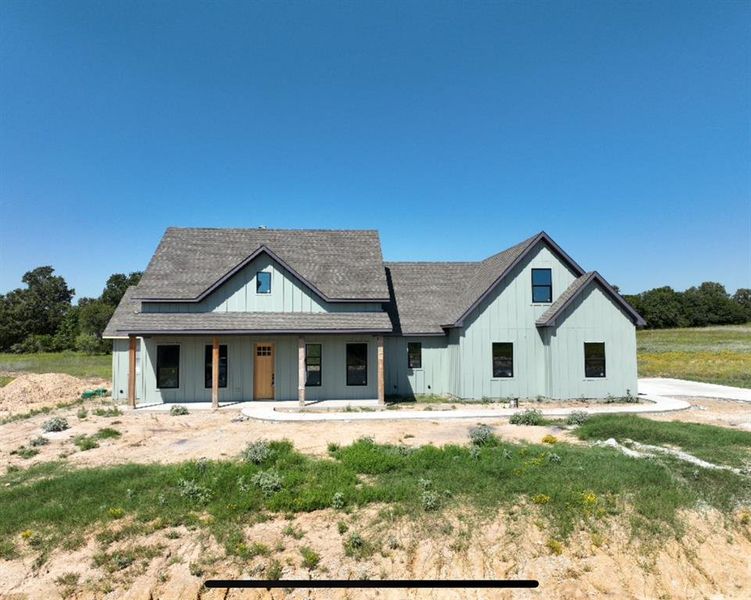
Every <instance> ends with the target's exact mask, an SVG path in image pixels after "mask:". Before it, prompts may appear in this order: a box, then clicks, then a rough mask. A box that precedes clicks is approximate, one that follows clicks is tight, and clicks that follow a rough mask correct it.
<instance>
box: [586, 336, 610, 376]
mask: <svg viewBox="0 0 751 600" xmlns="http://www.w3.org/2000/svg"><path fill="white" fill-rule="evenodd" d="M584 376H585V377H605V342H584Z"/></svg>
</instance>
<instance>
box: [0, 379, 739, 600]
mask: <svg viewBox="0 0 751 600" xmlns="http://www.w3.org/2000/svg"><path fill="white" fill-rule="evenodd" d="M24 377H31V379H32V380H33V381H27V382H23V381H22V382H19V381H18V380H16V381H14V382H11V384H9V385H8V386H6V388H3V389H0V414H3V413H2V410H6V411H7V412H6V413H4V414H8V413H11V412H18V411H19V410H20V407H19V399H18V398H17V392H18V395H20V394H22V395H23V396H25V397H26V398H27V400H29V401H30V402H34V404H33V406H34V407H36V408H38V407H39V406H41V405H42V404H43V403H45V402H46V403H47V404H51V405H55V404H57V403H61V402H62V403H68V402H71V401H73V400H75V399H76V397H78V395H79V394H80V391H81V390H82V389H90V388H92V387H98V386H99V385H101V384H102V383H103V382H101V381H96V380H88V381H82V380H75V378H70V379H68V378H67V376H53V377H45V380H44V381H42V382H41V383H40V380H39V379H36V378H37V377H39V376H25V375H24V376H21V377H19V379H23V378H24ZM54 377H58V378H60V379H59V380H55V379H54ZM71 379H73V380H75V381H71ZM61 382H62V384H61ZM32 383H33V384H34V385H37V386H41V387H38V388H37V392H36V393H38V394H40V395H43V396H44V400H43V401H40V402H38V401H35V400H34V399H33V398H31V397H29V395H33V394H34V393H35V392H34V388H33V387H31V385H32ZM59 384H60V385H59ZM10 386H14V387H10ZM9 387H10V390H9V389H8V388H9ZM14 388H15V389H14ZM50 389H52V390H53V391H50ZM24 390H25V391H24ZM9 392H10V393H9ZM3 402H6V404H3ZM691 403H692V408H691V409H689V410H687V411H682V412H679V413H671V414H667V415H653V416H652V417H651V418H655V419H666V420H676V419H679V420H686V421H695V422H703V423H711V424H714V425H721V426H727V427H746V426H748V425H749V423H750V422H751V421H750V420H751V406H749V405H748V404H745V405H744V404H742V403H735V402H729V401H715V400H706V399H692V400H691ZM102 405H103V403H102V401H101V400H92V401H87V402H86V403H84V404H78V405H74V406H71V407H69V408H63V409H56V410H54V411H53V412H52V413H50V414H49V415H37V416H34V417H31V418H27V419H23V420H18V421H14V422H10V423H6V424H4V425H0V465H1V466H2V467H1V470H2V471H3V472H4V471H5V470H6V469H7V467H8V465H11V464H14V465H17V466H20V467H21V468H25V467H27V466H29V465H30V464H34V463H36V462H43V461H50V460H58V459H60V458H61V457H62V458H64V459H65V460H67V461H68V462H69V463H71V464H72V465H75V466H95V465H105V464H114V463H118V462H156V461H160V462H175V461H183V460H187V459H192V458H200V457H207V458H212V459H217V458H229V457H234V456H236V455H237V454H238V453H239V452H240V450H242V449H243V448H244V446H245V444H246V443H247V442H249V441H253V440H257V439H260V438H266V439H283V438H287V439H290V440H292V441H293V443H294V445H295V447H296V448H297V449H299V450H300V451H302V452H306V453H311V454H323V453H325V452H326V446H327V444H328V443H329V442H337V443H339V444H347V443H350V442H352V441H354V440H355V439H357V438H359V437H361V436H364V435H367V436H371V437H373V438H374V439H375V440H376V441H377V442H380V443H385V442H394V443H396V442H398V443H403V444H407V445H415V446H417V445H423V444H427V443H432V444H436V445H442V444H446V443H460V444H464V443H466V442H467V430H468V428H469V427H470V426H471V425H472V423H471V422H467V421H456V422H451V421H442V422H440V423H439V422H437V421H436V422H430V421H420V422H416V421H401V422H400V421H395V422H392V423H388V422H383V421H374V422H363V421H354V422H350V423H347V424H346V425H344V426H343V424H342V423H330V424H329V423H322V422H316V423H267V422H257V421H247V420H243V421H241V420H236V419H237V417H238V416H239V411H238V410H236V409H223V410H221V411H219V412H216V413H212V412H198V411H194V412H192V413H191V414H189V415H185V416H179V417H177V416H175V417H173V416H170V415H169V414H168V413H155V412H145V411H135V412H131V411H126V412H124V413H123V414H122V415H119V416H114V417H98V416H94V415H93V414H92V410H93V409H95V408H97V407H99V406H102ZM82 406H83V407H84V408H86V409H87V410H88V416H87V417H86V418H85V419H79V418H78V417H77V412H78V410H79V409H80V408H81V407H82ZM21 412H23V411H21ZM51 415H60V416H64V417H65V418H67V419H68V421H69V423H70V425H71V428H70V429H69V430H67V431H64V432H60V433H55V434H47V437H48V438H49V439H50V441H51V443H49V444H48V445H46V446H42V447H40V450H41V452H40V454H39V455H37V456H35V457H33V458H31V459H27V460H24V459H22V458H20V457H18V456H15V455H11V454H10V453H11V451H13V450H14V449H16V448H18V447H19V446H21V445H22V444H27V443H28V442H29V440H30V439H32V438H34V437H36V436H38V435H40V433H41V429H40V427H41V424H42V423H43V422H44V421H45V420H47V419H49V418H50V416H51ZM484 422H487V423H488V424H489V425H491V426H493V428H494V429H495V431H496V433H497V434H498V435H499V436H501V437H502V438H504V439H507V440H510V441H514V440H516V441H519V440H524V441H530V442H535V443H538V442H540V440H541V438H542V437H543V436H544V435H545V434H547V433H555V435H556V436H558V437H559V438H563V439H564V440H565V441H568V442H571V443H579V442H578V441H577V440H576V439H575V438H573V437H572V436H570V435H569V434H567V433H566V432H565V431H560V430H559V429H558V428H553V427H522V426H513V425H509V424H508V421H506V420H502V419H495V420H493V419H487V420H484ZM103 427H113V428H116V429H118V430H119V431H120V432H121V433H122V437H121V438H119V439H114V440H112V439H107V440H102V441H100V442H99V444H100V447H99V448H94V449H91V450H88V451H85V452H81V451H78V450H77V448H76V447H75V446H74V445H73V444H72V438H73V437H74V436H76V435H79V434H84V433H85V434H92V433H95V432H96V431H97V430H98V429H100V428H103ZM381 509H383V507H372V506H371V507H368V508H365V509H361V510H359V511H356V512H354V513H353V514H350V515H343V514H342V513H341V512H334V511H331V510H324V511H317V512H314V513H309V514H300V515H297V516H295V517H294V518H293V519H291V520H286V519H285V518H284V517H281V516H280V517H278V518H275V519H272V520H270V521H266V522H264V523H258V524H255V525H253V526H249V527H247V529H246V531H245V535H246V539H247V542H248V544H252V543H253V542H255V541H262V542H263V543H264V544H266V545H267V546H269V547H270V548H272V549H273V552H272V556H270V557H269V556H259V557H257V558H255V559H250V560H246V561H240V560H239V559H235V558H227V557H226V556H225V554H224V551H223V549H222V548H221V547H219V546H218V545H217V544H216V542H215V540H214V539H213V538H212V537H210V535H209V534H207V533H205V532H201V531H200V530H193V531H189V530H187V529H186V528H184V527H179V528H168V529H160V530H158V531H155V532H153V533H150V534H147V535H144V536H142V537H140V538H133V537H130V538H128V539H127V541H124V542H122V543H121V544H122V545H123V547H124V548H127V547H130V546H133V545H140V546H150V547H153V548H154V554H155V555H156V556H155V557H154V558H151V559H148V560H143V561H137V562H136V563H135V564H133V565H132V566H130V567H128V568H126V569H124V570H121V571H117V572H116V573H115V574H109V573H107V572H106V571H104V570H102V569H101V568H97V567H95V566H93V560H92V557H93V556H94V554H95V553H96V552H97V551H98V550H99V546H98V543H97V541H96V539H95V537H94V535H93V533H94V532H92V535H91V537H90V538H89V539H88V540H87V543H86V544H85V545H83V546H82V547H81V548H79V549H77V550H74V551H63V550H56V551H54V552H53V553H52V554H51V556H50V557H49V559H48V561H47V562H46V563H45V564H44V565H42V567H41V568H35V566H34V564H33V562H34V558H35V557H34V555H33V554H31V553H29V554H28V555H25V556H23V557H22V558H20V559H17V560H14V561H3V560H0V598H60V597H65V596H66V595H68V597H72V598H132V599H135V598H138V599H144V600H146V599H149V598H154V599H156V598H225V597H226V598H284V597H293V598H384V599H391V598H394V599H396V598H405V597H408V598H512V597H513V598H600V597H610V598H687V599H688V598H747V597H748V591H749V590H751V530H749V528H748V527H747V528H746V530H745V532H743V531H741V532H739V531H730V530H728V529H727V528H726V526H725V522H724V520H723V517H722V516H721V515H719V514H717V513H714V512H706V513H700V512H692V513H688V514H686V515H685V518H686V520H687V522H688V523H689V524H690V526H689V527H688V528H687V531H688V533H687V535H686V536H684V537H683V538H682V539H681V540H680V542H678V541H671V542H669V543H667V544H665V545H663V546H662V547H660V548H658V549H656V550H654V549H652V551H650V552H642V549H641V548H639V546H638V545H635V543H634V542H632V541H630V540H629V537H628V533H627V532H626V530H625V529H618V528H617V526H613V527H612V528H611V529H610V530H603V531H601V532H600V534H599V535H597V536H593V535H591V534H589V533H580V534H578V536H576V537H575V538H574V539H572V540H571V541H570V542H569V543H568V544H567V545H566V547H565V550H564V552H563V553H562V554H561V555H560V556H553V555H551V553H550V551H549V550H548V548H547V547H546V546H545V542H546V541H547V539H548V538H547V537H546V534H545V533H544V532H543V531H542V530H541V529H540V528H539V524H540V521H539V520H538V519H537V518H536V516H535V509H534V507H532V506H519V507H517V509H516V510H515V511H514V512H510V513H505V514H504V513H498V514H495V515H490V516H485V517H484V518H483V519H480V517H479V516H478V515H472V514H451V515H442V516H440V517H438V518H435V517H433V518H431V519H429V520H428V519H426V518H425V517H423V516H420V517H418V518H409V519H407V518H403V517H400V518H394V519H393V520H389V519H385V520H384V518H383V513H381V514H380V515H379V518H375V517H376V515H377V514H378V512H379V510H381ZM386 510H387V509H386ZM341 520H344V521H346V523H347V526H348V527H349V532H350V533H351V532H352V531H358V532H362V533H363V535H366V536H368V538H369V539H374V540H377V541H378V544H377V546H378V547H379V548H380V549H381V550H380V551H379V552H378V553H376V554H374V555H373V556H371V557H369V558H367V559H363V560H355V559H354V558H351V557H347V556H345V553H344V550H343V543H342V540H343V536H342V534H340V533H339V531H338V526H337V524H338V522H339V521H341ZM125 521H126V520H125V519H123V520H122V521H117V522H116V523H115V524H113V525H110V527H122V526H124V525H126V524H127V523H126V522H125ZM290 524H291V525H293V527H294V529H296V530H298V531H300V532H302V537H301V538H300V539H296V538H295V537H291V536H289V535H285V533H284V529H285V528H286V527H287V526H289V525H290ZM303 546H308V547H310V548H312V549H313V550H315V551H316V552H317V553H318V554H320V556H321V563H320V565H319V566H318V568H317V569H316V571H315V572H314V573H312V574H311V573H310V572H309V571H308V570H306V569H305V568H303V567H302V566H301V554H300V548H301V547H303ZM115 549H117V545H113V546H111V547H110V550H109V551H110V552H111V551H114V550H115ZM272 560H278V561H279V564H280V566H281V568H282V572H281V576H282V578H285V579H289V578H301V579H306V578H308V577H310V576H314V577H318V578H352V579H362V578H366V577H367V578H370V579H379V578H384V577H388V578H405V579H414V578H450V577H453V578H536V579H538V580H540V583H541V587H540V589H539V590H535V591H523V592H520V591H515V592H509V591H505V592H504V591H498V590H492V591H488V590H485V591H483V590H475V591H462V592H459V591H447V590H432V591H430V590H422V591H420V590H396V591H388V590H372V591H350V592H336V591H332V590H319V591H308V590H300V591H296V592H289V591H284V590H278V591H271V592H268V591H265V590H262V591H259V592H254V591H244V592H239V591H233V592H231V593H229V594H226V593H225V592H224V591H219V590H206V589H202V588H201V582H202V581H203V580H204V579H206V578H241V577H246V578H247V577H254V578H260V577H263V576H264V572H266V571H265V570H267V569H268V568H269V567H270V565H271V561H272ZM66 573H75V574H77V575H78V576H79V579H78V581H79V585H78V586H76V588H75V589H74V588H73V587H66V586H65V585H64V584H62V583H60V581H59V578H60V577H61V576H62V575H64V574H66Z"/></svg>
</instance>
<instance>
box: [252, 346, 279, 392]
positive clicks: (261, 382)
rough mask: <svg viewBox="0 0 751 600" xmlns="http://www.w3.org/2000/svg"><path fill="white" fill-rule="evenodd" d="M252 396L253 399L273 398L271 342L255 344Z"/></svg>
mask: <svg viewBox="0 0 751 600" xmlns="http://www.w3.org/2000/svg"><path fill="white" fill-rule="evenodd" d="M253 397H254V399H255V400H273V399H274V346H273V344H256V350H255V356H254V361H253Z"/></svg>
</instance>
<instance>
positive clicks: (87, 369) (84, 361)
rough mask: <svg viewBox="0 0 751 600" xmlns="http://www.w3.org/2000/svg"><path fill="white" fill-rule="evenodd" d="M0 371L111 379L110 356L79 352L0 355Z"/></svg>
mask: <svg viewBox="0 0 751 600" xmlns="http://www.w3.org/2000/svg"><path fill="white" fill-rule="evenodd" d="M0 371H13V372H15V371H20V372H25V373H67V374H68V375H73V376H74V377H100V378H102V379H108V380H109V379H111V378H112V356H111V355H108V354H101V355H93V356H92V355H89V354H82V353H80V352H42V353H37V354H9V353H0ZM6 383H7V382H6Z"/></svg>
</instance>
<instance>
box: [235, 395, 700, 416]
mask: <svg viewBox="0 0 751 600" xmlns="http://www.w3.org/2000/svg"><path fill="white" fill-rule="evenodd" d="M639 398H640V400H642V403H639V404H633V405H625V406H624V405H620V406H611V405H609V404H602V405H601V406H594V407H593V406H588V407H587V408H586V409H584V408H582V407H581V406H576V404H575V403H574V404H572V406H571V407H567V408H545V405H544V404H541V405H540V406H539V409H540V410H541V411H542V414H543V415H545V416H546V417H565V416H567V415H568V414H570V413H572V412H574V411H576V410H586V412H588V413H589V414H607V413H618V414H624V413H631V414H638V413H655V412H669V411H674V410H684V409H686V408H689V406H690V404H689V403H688V402H686V401H684V400H679V399H678V398H671V397H669V396H660V395H654V396H652V395H650V396H646V395H640V396H639ZM448 404H450V402H448ZM313 406H314V407H315V408H319V409H331V408H339V409H340V410H339V411H337V412H325V411H321V412H317V411H315V410H307V411H302V412H301V411H297V410H295V404H294V402H252V403H250V404H247V405H245V406H243V407H242V413H243V414H244V415H245V416H246V417H250V418H251V419H258V420H261V421H296V422H300V421H400V420H416V419H423V420H428V421H440V420H444V419H507V418H509V417H510V416H511V415H513V414H514V413H517V412H519V411H520V410H523V409H518V408H501V407H497V408H496V407H494V406H491V407H488V406H487V405H479V406H477V407H475V406H472V405H468V404H456V406H457V408H456V409H449V410H409V409H398V410H377V407H378V404H377V401H376V400H352V401H347V400H327V401H324V402H318V403H316V404H315V405H313ZM347 406H350V407H352V408H359V409H362V408H365V409H366V412H355V411H352V412H346V411H345V408H346V407H347ZM309 408H310V407H309ZM368 409H370V410H368Z"/></svg>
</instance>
